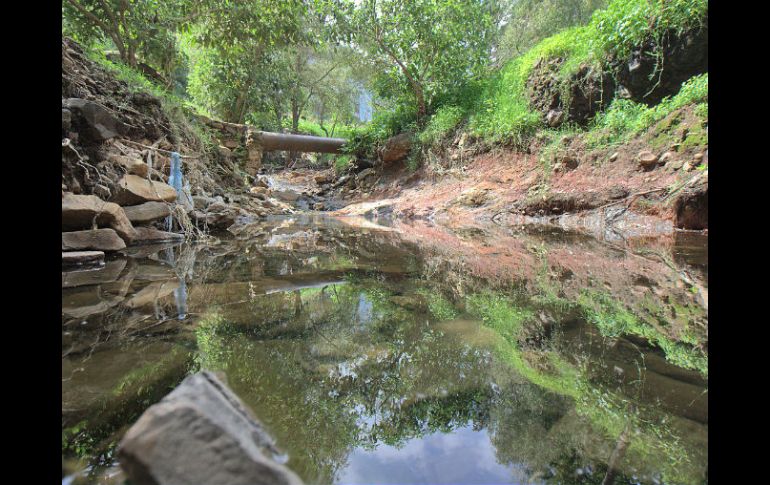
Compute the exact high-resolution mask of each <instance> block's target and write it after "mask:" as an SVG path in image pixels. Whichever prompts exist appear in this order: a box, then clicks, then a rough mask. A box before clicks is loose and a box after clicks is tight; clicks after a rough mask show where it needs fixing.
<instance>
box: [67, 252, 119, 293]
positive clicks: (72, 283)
mask: <svg viewBox="0 0 770 485" xmlns="http://www.w3.org/2000/svg"><path fill="white" fill-rule="evenodd" d="M125 267H126V260H125V259H114V260H112V261H107V262H105V263H104V267H102V268H99V269H89V270H88V271H85V270H81V269H76V270H74V271H62V273H61V287H62V288H74V287H77V286H91V285H99V284H102V283H110V282H113V281H115V280H117V279H118V277H119V276H120V274H121V273H122V272H123V269H124V268H125Z"/></svg>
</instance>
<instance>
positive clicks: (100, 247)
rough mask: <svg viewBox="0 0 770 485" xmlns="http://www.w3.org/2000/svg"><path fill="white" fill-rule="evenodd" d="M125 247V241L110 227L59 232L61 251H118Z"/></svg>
mask: <svg viewBox="0 0 770 485" xmlns="http://www.w3.org/2000/svg"><path fill="white" fill-rule="evenodd" d="M125 247H126V243H125V241H123V239H121V238H120V236H118V234H117V233H116V232H115V231H114V230H112V229H91V230H88V231H74V232H63V233H61V250H62V251H82V250H84V249H92V250H96V251H120V250H121V249H124V248H125Z"/></svg>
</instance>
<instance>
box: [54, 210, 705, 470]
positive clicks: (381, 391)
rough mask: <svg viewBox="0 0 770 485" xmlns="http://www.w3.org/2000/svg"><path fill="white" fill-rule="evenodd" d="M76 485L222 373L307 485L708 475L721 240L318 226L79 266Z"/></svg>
mask: <svg viewBox="0 0 770 485" xmlns="http://www.w3.org/2000/svg"><path fill="white" fill-rule="evenodd" d="M62 307H63V308H62V468H63V471H62V473H63V479H62V482H63V483H73V484H74V483H122V482H123V480H124V477H123V475H122V473H121V472H120V469H119V468H118V467H117V464H116V462H115V460H114V457H113V454H114V449H115V446H116V444H117V442H118V441H119V440H120V438H121V436H122V435H123V433H124V432H125V431H126V429H127V428H128V427H129V426H130V425H131V424H132V423H133V422H134V421H135V420H136V419H137V418H138V417H139V416H140V415H141V413H142V412H143V411H144V410H145V409H146V408H147V407H149V406H150V405H152V404H153V403H155V402H157V401H158V400H160V399H161V398H162V397H163V396H164V395H166V394H167V393H168V392H169V391H170V390H171V389H173V388H174V387H175V386H176V385H177V384H178V383H179V382H180V381H181V380H182V379H184V377H185V376H187V375H188V374H190V373H194V372H196V371H198V370H200V369H213V370H217V371H221V372H222V373H223V374H224V375H225V376H226V379H227V381H228V383H229V385H230V386H231V387H232V388H233V390H234V391H235V392H236V393H237V394H238V395H239V396H240V397H241V398H242V399H243V400H244V401H245V402H246V403H247V404H248V405H249V406H250V407H251V408H252V409H253V410H254V412H255V414H256V415H257V416H258V417H259V418H260V420H261V421H262V422H263V423H264V424H265V425H266V427H267V428H268V429H269V431H270V432H271V434H272V435H273V436H274V437H275V439H276V442H277V444H278V446H279V448H280V449H281V450H282V451H283V452H284V453H285V457H284V458H285V459H286V460H287V461H286V463H287V465H288V466H290V467H291V468H292V469H293V470H294V471H296V472H297V474H299V475H300V477H301V478H302V479H303V480H304V481H305V482H306V483H308V484H311V483H312V484H316V483H317V484H326V483H344V484H365V483H378V484H396V483H398V484H410V483H432V484H450V483H451V484H492V483H564V484H573V483H574V484H578V483H580V484H601V483H617V484H620V483H644V484H648V483H649V484H653V483H655V484H658V483H684V484H700V483H706V482H707V479H706V471H707V465H706V463H707V446H708V435H707V433H708V385H707V376H708V367H707V351H708V319H707V307H708V240H707V238H706V237H705V236H702V235H697V234H682V235H678V236H677V238H676V239H673V240H665V241H656V242H650V243H646V244H636V245H631V246H622V247H621V246H618V245H608V244H604V243H601V242H598V241H596V240H594V239H591V238H589V237H586V236H580V235H576V234H568V233H561V232H554V231H542V230H540V231H536V232H532V231H529V232H524V231H512V230H505V229H502V228H466V229H463V230H455V231H450V230H448V229H441V228H438V227H434V226H430V225H428V224H424V223H412V224H411V225H406V224H404V223H394V224H392V226H391V227H382V226H377V225H375V224H373V223H371V222H368V221H363V220H357V219H348V220H346V221H340V220H334V219H326V218H320V217H313V216H305V217H301V218H294V219H276V220H273V221H271V222H269V223H266V224H264V225H262V226H254V227H250V228H246V229H245V230H244V231H242V232H241V234H240V235H239V236H229V237H222V238H220V239H219V241H217V242H215V243H211V244H197V245H187V244H186V245H177V246H165V247H143V248H139V249H132V250H130V251H127V252H126V254H125V255H120V256H117V257H115V258H113V259H112V260H109V261H108V262H107V264H106V266H105V267H104V268H103V269H99V270H93V271H79V272H68V273H62Z"/></svg>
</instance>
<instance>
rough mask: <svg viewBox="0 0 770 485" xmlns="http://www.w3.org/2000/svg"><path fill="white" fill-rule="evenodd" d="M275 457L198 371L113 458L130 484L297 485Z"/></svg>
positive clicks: (150, 412) (218, 385) (251, 421)
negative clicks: (117, 461)
mask: <svg viewBox="0 0 770 485" xmlns="http://www.w3.org/2000/svg"><path fill="white" fill-rule="evenodd" d="M275 453H276V449H275V446H274V445H273V442H272V440H271V438H270V436H269V435H268V434H267V433H266V432H265V430H264V429H263V427H262V425H261V424H260V423H259V422H258V421H257V419H256V418H255V417H254V416H253V414H252V413H251V412H250V411H249V410H248V409H247V408H246V406H245V405H244V404H243V402H242V401H241V400H240V399H239V398H238V397H237V396H236V395H235V394H233V393H232V391H230V390H229V389H228V388H227V386H226V385H225V384H224V383H223V382H222V381H220V380H219V379H217V377H216V376H214V375H213V374H212V373H210V372H205V371H204V372H199V373H198V374H194V375H192V376H189V377H188V378H186V379H185V380H184V381H183V382H182V383H181V384H180V385H179V386H178V387H177V388H176V389H175V390H174V391H172V392H171V393H170V394H169V395H167V396H166V397H165V398H163V399H162V400H161V401H160V402H159V403H158V404H155V405H154V406H151V407H150V408H148V409H147V410H146V411H145V412H144V414H142V416H141V417H140V418H139V420H138V421H137V422H136V423H135V424H134V425H133V426H132V427H131V428H130V429H129V430H128V432H127V433H126V435H125V436H124V437H123V440H122V441H121V442H120V445H119V446H118V452H117V456H118V459H119V460H120V464H121V467H122V468H123V470H124V471H125V472H126V474H127V475H128V477H129V479H130V480H131V482H132V483H134V484H135V485H193V484H195V485H198V484H204V483H205V484H207V485H247V484H248V485H260V484H265V485H267V484H270V485H300V484H301V483H302V481H301V480H300V479H299V477H297V475H295V474H294V473H293V472H292V471H291V470H289V469H288V468H286V467H285V466H283V465H281V464H278V463H277V462H276V461H275V460H273V459H272V458H271V457H270V456H271V455H273V454H275Z"/></svg>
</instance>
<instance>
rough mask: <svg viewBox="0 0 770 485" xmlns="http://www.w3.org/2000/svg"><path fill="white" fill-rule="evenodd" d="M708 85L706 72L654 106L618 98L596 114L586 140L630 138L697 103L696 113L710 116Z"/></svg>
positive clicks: (594, 142)
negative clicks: (603, 110) (607, 107)
mask: <svg viewBox="0 0 770 485" xmlns="http://www.w3.org/2000/svg"><path fill="white" fill-rule="evenodd" d="M708 89H709V78H708V73H706V74H701V75H699V76H695V77H693V78H691V79H690V80H689V81H687V82H685V83H684V84H682V88H681V89H680V90H679V93H677V94H676V95H675V96H673V97H667V98H664V99H663V101H661V102H660V103H658V104H657V105H655V106H652V107H648V106H646V105H644V104H642V103H635V102H633V101H631V100H627V99H615V100H614V101H613V102H612V104H611V105H610V107H609V109H607V110H606V111H605V112H603V113H601V114H599V116H597V117H596V119H595V121H594V123H593V125H592V127H591V131H590V133H589V134H588V135H587V137H586V141H587V142H588V143H589V145H591V146H599V145H605V144H612V143H620V142H624V141H627V140H628V139H629V138H630V137H632V136H634V135H637V134H640V133H642V132H644V131H645V130H647V129H648V128H650V127H651V126H653V125H654V124H655V123H657V122H659V121H661V120H663V119H664V118H666V117H668V116H670V115H672V114H673V113H674V112H675V111H677V110H679V109H681V108H683V107H685V106H687V105H694V106H695V112H696V114H697V115H698V116H699V117H701V118H704V119H707V118H708ZM662 128H663V129H665V128H668V127H662ZM688 139H689V140H690V141H689V142H688V141H687V140H685V143H692V144H698V143H700V144H702V143H703V142H705V141H708V138H706V139H705V140H704V139H703V138H699V139H697V140H696V139H695V138H688Z"/></svg>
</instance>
